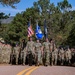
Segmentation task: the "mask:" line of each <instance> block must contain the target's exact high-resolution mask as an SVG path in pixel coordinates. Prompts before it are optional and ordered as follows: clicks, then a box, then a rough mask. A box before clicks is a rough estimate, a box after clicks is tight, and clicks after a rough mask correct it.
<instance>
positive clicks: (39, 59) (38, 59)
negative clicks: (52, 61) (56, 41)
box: [34, 39, 42, 65]
mask: <svg viewBox="0 0 75 75" xmlns="http://www.w3.org/2000/svg"><path fill="white" fill-rule="evenodd" d="M34 47H35V48H34V50H35V61H36V65H40V64H42V51H41V47H42V44H41V43H40V41H39V40H38V39H37V41H36V43H35V44H34Z"/></svg>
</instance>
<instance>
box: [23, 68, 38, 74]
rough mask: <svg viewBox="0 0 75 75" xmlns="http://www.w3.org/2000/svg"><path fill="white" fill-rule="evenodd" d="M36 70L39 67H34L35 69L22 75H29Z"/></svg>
mask: <svg viewBox="0 0 75 75" xmlns="http://www.w3.org/2000/svg"><path fill="white" fill-rule="evenodd" d="M37 68H39V67H35V68H33V69H31V70H29V71H28V72H27V73H26V74H24V75H30V74H31V73H32V72H33V71H34V70H36V69H37Z"/></svg>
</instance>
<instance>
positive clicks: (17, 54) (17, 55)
mask: <svg viewBox="0 0 75 75" xmlns="http://www.w3.org/2000/svg"><path fill="white" fill-rule="evenodd" d="M15 55H16V64H18V58H19V53H16V54H15Z"/></svg>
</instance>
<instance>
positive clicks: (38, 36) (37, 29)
mask: <svg viewBox="0 0 75 75" xmlns="http://www.w3.org/2000/svg"><path fill="white" fill-rule="evenodd" d="M35 34H36V38H37V39H42V38H43V36H44V35H43V33H42V31H41V29H40V27H39V26H38V23H37V25H36V31H35Z"/></svg>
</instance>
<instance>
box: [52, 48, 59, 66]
mask: <svg viewBox="0 0 75 75" xmlns="http://www.w3.org/2000/svg"><path fill="white" fill-rule="evenodd" d="M57 58H58V49H57V48H56V47H55V48H54V51H52V65H53V64H54V65H57Z"/></svg>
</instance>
